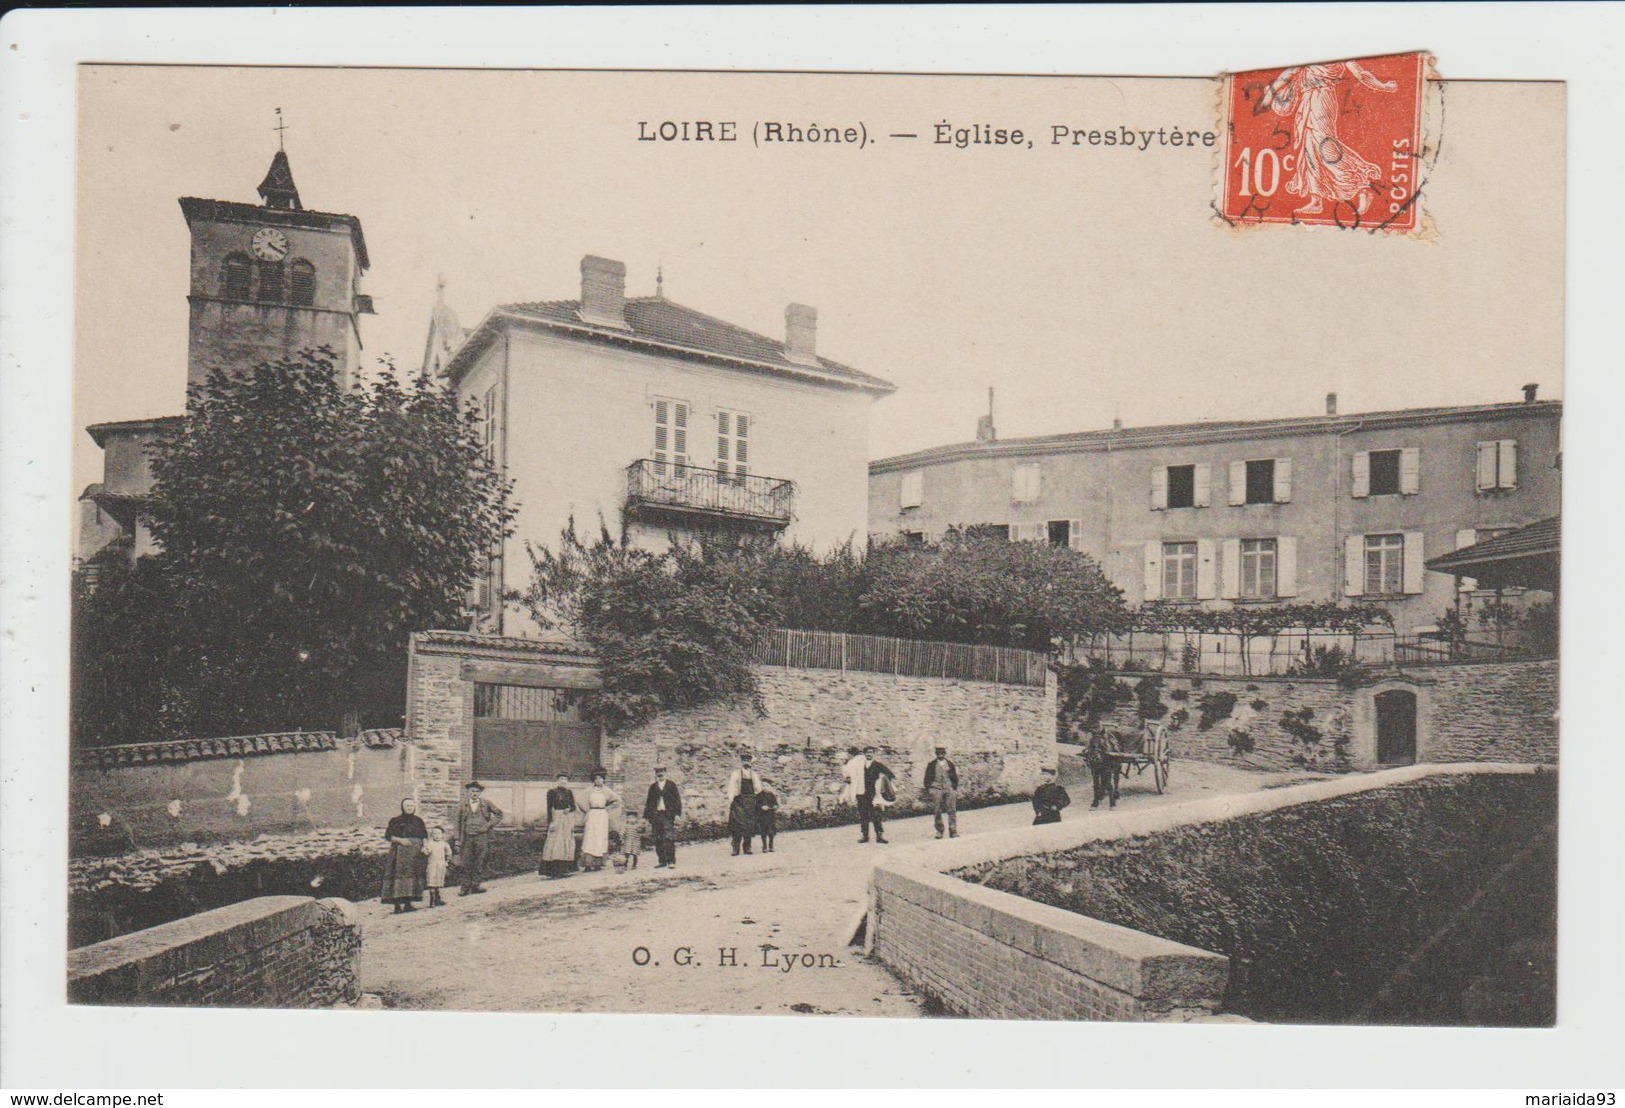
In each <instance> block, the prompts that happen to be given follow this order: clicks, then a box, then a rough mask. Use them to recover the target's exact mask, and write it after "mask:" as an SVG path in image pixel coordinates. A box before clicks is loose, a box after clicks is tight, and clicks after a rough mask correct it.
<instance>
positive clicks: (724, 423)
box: [717, 412, 733, 473]
mask: <svg viewBox="0 0 1625 1108" xmlns="http://www.w3.org/2000/svg"><path fill="white" fill-rule="evenodd" d="M729 424H730V420H729V416H728V413H727V412H718V413H717V472H719V473H727V472H728V460H729V458H728V454H729V451H728V445H729V443H730V442H732V440H733V435H732V432H731V431H730V428H729Z"/></svg>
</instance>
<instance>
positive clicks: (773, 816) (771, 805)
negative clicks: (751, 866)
mask: <svg viewBox="0 0 1625 1108" xmlns="http://www.w3.org/2000/svg"><path fill="white" fill-rule="evenodd" d="M778 812H779V798H778V795H777V794H776V793H774V791H773V782H771V781H769V780H768V779H767V778H765V777H764V778H762V791H761V792H759V793H757V794H756V831H757V833H758V834H759V835H761V836H762V853H763V854H772V853H773V838H774V836H775V835H776V834H777V833H778V831H777V827H776V824H777V817H778Z"/></svg>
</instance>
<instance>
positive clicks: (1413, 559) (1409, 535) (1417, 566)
mask: <svg viewBox="0 0 1625 1108" xmlns="http://www.w3.org/2000/svg"><path fill="white" fill-rule="evenodd" d="M1422 537H1423V536H1422V532H1420V531H1406V532H1405V536H1404V541H1405V569H1404V571H1403V588H1404V590H1405V592H1406V593H1408V594H1411V595H1415V594H1417V593H1420V592H1423V591H1425V589H1426V587H1427V562H1426V561H1425V559H1424V557H1423V553H1422Z"/></svg>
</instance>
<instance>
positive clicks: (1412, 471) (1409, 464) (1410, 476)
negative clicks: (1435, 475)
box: [1399, 446, 1422, 496]
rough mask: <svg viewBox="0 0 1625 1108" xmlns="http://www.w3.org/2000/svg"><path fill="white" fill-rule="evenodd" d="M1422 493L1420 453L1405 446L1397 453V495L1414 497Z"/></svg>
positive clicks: (1413, 447) (1414, 448) (1418, 450)
mask: <svg viewBox="0 0 1625 1108" xmlns="http://www.w3.org/2000/svg"><path fill="white" fill-rule="evenodd" d="M1421 491H1422V451H1421V449H1420V448H1418V447H1415V446H1407V447H1405V448H1404V449H1403V450H1401V451H1400V452H1399V494H1400V495H1401V496H1415V495H1416V494H1417V493H1419V492H1421Z"/></svg>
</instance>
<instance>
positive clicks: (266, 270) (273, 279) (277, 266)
mask: <svg viewBox="0 0 1625 1108" xmlns="http://www.w3.org/2000/svg"><path fill="white" fill-rule="evenodd" d="M254 299H255V300H257V301H259V302H260V303H261V304H280V303H282V299H283V293H282V263H281V262H259V263H258V264H256V265H255V266H254Z"/></svg>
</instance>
